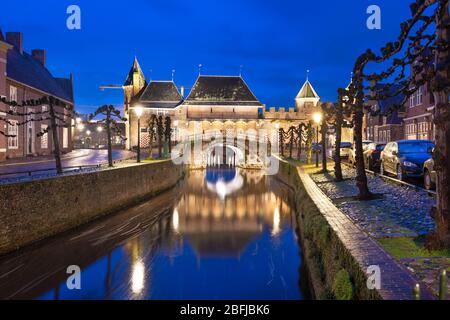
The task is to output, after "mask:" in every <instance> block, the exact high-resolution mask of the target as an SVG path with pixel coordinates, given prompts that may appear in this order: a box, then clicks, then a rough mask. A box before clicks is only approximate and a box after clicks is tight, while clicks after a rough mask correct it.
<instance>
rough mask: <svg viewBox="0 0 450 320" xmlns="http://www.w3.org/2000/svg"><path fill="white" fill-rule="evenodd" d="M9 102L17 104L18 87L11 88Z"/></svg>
mask: <svg viewBox="0 0 450 320" xmlns="http://www.w3.org/2000/svg"><path fill="white" fill-rule="evenodd" d="M9 100H10V101H16V102H17V87H14V86H9Z"/></svg>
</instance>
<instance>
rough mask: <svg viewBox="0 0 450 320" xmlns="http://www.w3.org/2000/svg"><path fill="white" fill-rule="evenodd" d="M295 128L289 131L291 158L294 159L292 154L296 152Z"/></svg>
mask: <svg viewBox="0 0 450 320" xmlns="http://www.w3.org/2000/svg"><path fill="white" fill-rule="evenodd" d="M294 130H295V128H294V127H291V128H290V129H289V134H290V140H289V158H290V159H292V152H293V150H294Z"/></svg>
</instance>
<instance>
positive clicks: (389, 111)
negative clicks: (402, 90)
mask: <svg viewBox="0 0 450 320" xmlns="http://www.w3.org/2000/svg"><path fill="white" fill-rule="evenodd" d="M382 90H383V84H377V91H382ZM397 90H398V86H392V87H391V88H390V91H391V92H396V91H397ZM403 100H404V95H403V94H399V95H396V96H394V97H387V98H385V99H375V100H372V101H369V105H370V106H371V111H372V112H369V113H367V114H366V117H365V138H366V139H367V140H371V141H375V142H380V143H387V142H389V141H395V140H402V139H403V137H404V130H403V121H402V116H403V114H404V110H403V106H402V102H403Z"/></svg>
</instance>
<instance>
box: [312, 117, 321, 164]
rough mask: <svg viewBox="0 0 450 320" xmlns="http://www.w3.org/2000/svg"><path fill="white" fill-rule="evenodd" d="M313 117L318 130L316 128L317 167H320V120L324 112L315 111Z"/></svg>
mask: <svg viewBox="0 0 450 320" xmlns="http://www.w3.org/2000/svg"><path fill="white" fill-rule="evenodd" d="M313 119H314V122H315V123H316V124H317V130H316V149H317V150H316V168H318V167H319V150H318V147H319V125H320V122H321V121H322V114H320V113H318V112H317V113H314V115H313Z"/></svg>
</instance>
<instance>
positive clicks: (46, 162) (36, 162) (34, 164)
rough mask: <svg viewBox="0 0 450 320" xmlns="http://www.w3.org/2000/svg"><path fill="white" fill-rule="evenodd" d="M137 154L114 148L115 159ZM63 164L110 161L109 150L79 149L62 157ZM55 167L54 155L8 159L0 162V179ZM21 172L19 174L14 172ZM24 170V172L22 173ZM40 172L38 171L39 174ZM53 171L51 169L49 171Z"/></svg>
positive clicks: (89, 163) (66, 165) (88, 164)
mask: <svg viewBox="0 0 450 320" xmlns="http://www.w3.org/2000/svg"><path fill="white" fill-rule="evenodd" d="M133 156H135V153H133V152H131V151H127V150H113V160H123V159H128V158H131V157H133ZM61 160H62V166H63V167H64V168H67V167H78V166H92V165H98V164H103V163H107V162H108V151H107V150H93V149H77V150H74V151H72V152H70V153H68V154H65V155H63V156H62V158H61ZM54 168H55V160H54V159H53V157H52V156H49V157H44V158H29V159H26V160H22V159H19V160H8V161H7V162H5V163H2V164H0V180H1V179H2V178H10V177H21V176H27V175H28V171H38V170H52V169H54ZM16 172H21V173H19V174H12V173H16ZM22 172H23V173H22ZM38 173H39V172H36V174H38ZM48 173H51V171H48Z"/></svg>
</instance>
